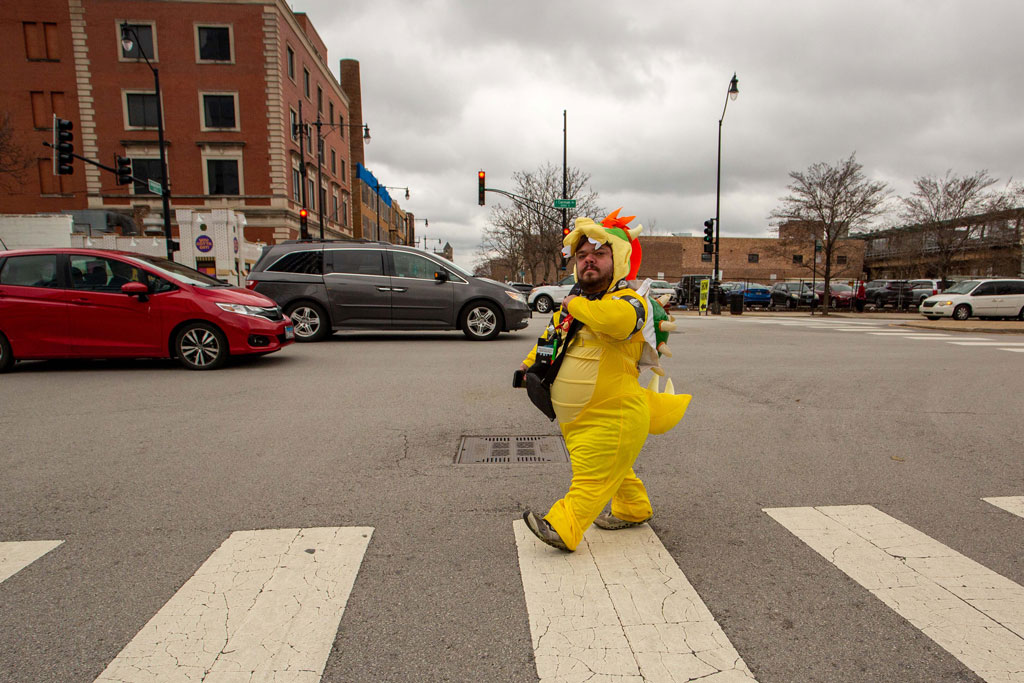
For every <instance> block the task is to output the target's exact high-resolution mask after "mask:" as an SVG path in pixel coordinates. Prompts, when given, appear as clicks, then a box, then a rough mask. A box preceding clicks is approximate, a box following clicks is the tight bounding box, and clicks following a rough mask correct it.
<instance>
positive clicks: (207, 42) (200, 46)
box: [196, 26, 234, 62]
mask: <svg viewBox="0 0 1024 683" xmlns="http://www.w3.org/2000/svg"><path fill="white" fill-rule="evenodd" d="M196 34H197V38H198V40H197V46H196V48H197V51H198V58H199V60H198V61H200V62H233V61H234V58H233V57H232V55H231V27H230V26H196Z"/></svg>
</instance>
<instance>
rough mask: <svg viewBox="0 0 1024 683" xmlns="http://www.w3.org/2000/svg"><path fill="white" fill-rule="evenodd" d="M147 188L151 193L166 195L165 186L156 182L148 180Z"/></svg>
mask: <svg viewBox="0 0 1024 683" xmlns="http://www.w3.org/2000/svg"><path fill="white" fill-rule="evenodd" d="M146 186H147V187H148V188H149V191H150V192H152V193H153V194H155V195H162V194H163V193H164V186H163V185H161V184H160V183H158V182H157V181H155V180H152V179H149V180H146Z"/></svg>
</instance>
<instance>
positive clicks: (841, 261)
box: [836, 254, 846, 266]
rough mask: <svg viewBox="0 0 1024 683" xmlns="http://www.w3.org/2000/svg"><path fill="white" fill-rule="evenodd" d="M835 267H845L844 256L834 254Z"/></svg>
mask: <svg viewBox="0 0 1024 683" xmlns="http://www.w3.org/2000/svg"><path fill="white" fill-rule="evenodd" d="M836 265H837V266H845V265H846V254H836Z"/></svg>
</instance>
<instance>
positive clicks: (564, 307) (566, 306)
mask: <svg viewBox="0 0 1024 683" xmlns="http://www.w3.org/2000/svg"><path fill="white" fill-rule="evenodd" d="M576 296H577V295H576V294H570V295H569V296H567V297H565V298H564V299H562V310H563V311H565V312H566V313H568V312H569V302H570V301H572V300H573V299H575V298H576Z"/></svg>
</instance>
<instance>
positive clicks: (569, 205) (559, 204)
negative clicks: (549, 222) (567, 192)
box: [555, 199, 576, 209]
mask: <svg viewBox="0 0 1024 683" xmlns="http://www.w3.org/2000/svg"><path fill="white" fill-rule="evenodd" d="M555 208H556V209H575V208H576V200H575V199H556V200H555Z"/></svg>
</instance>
